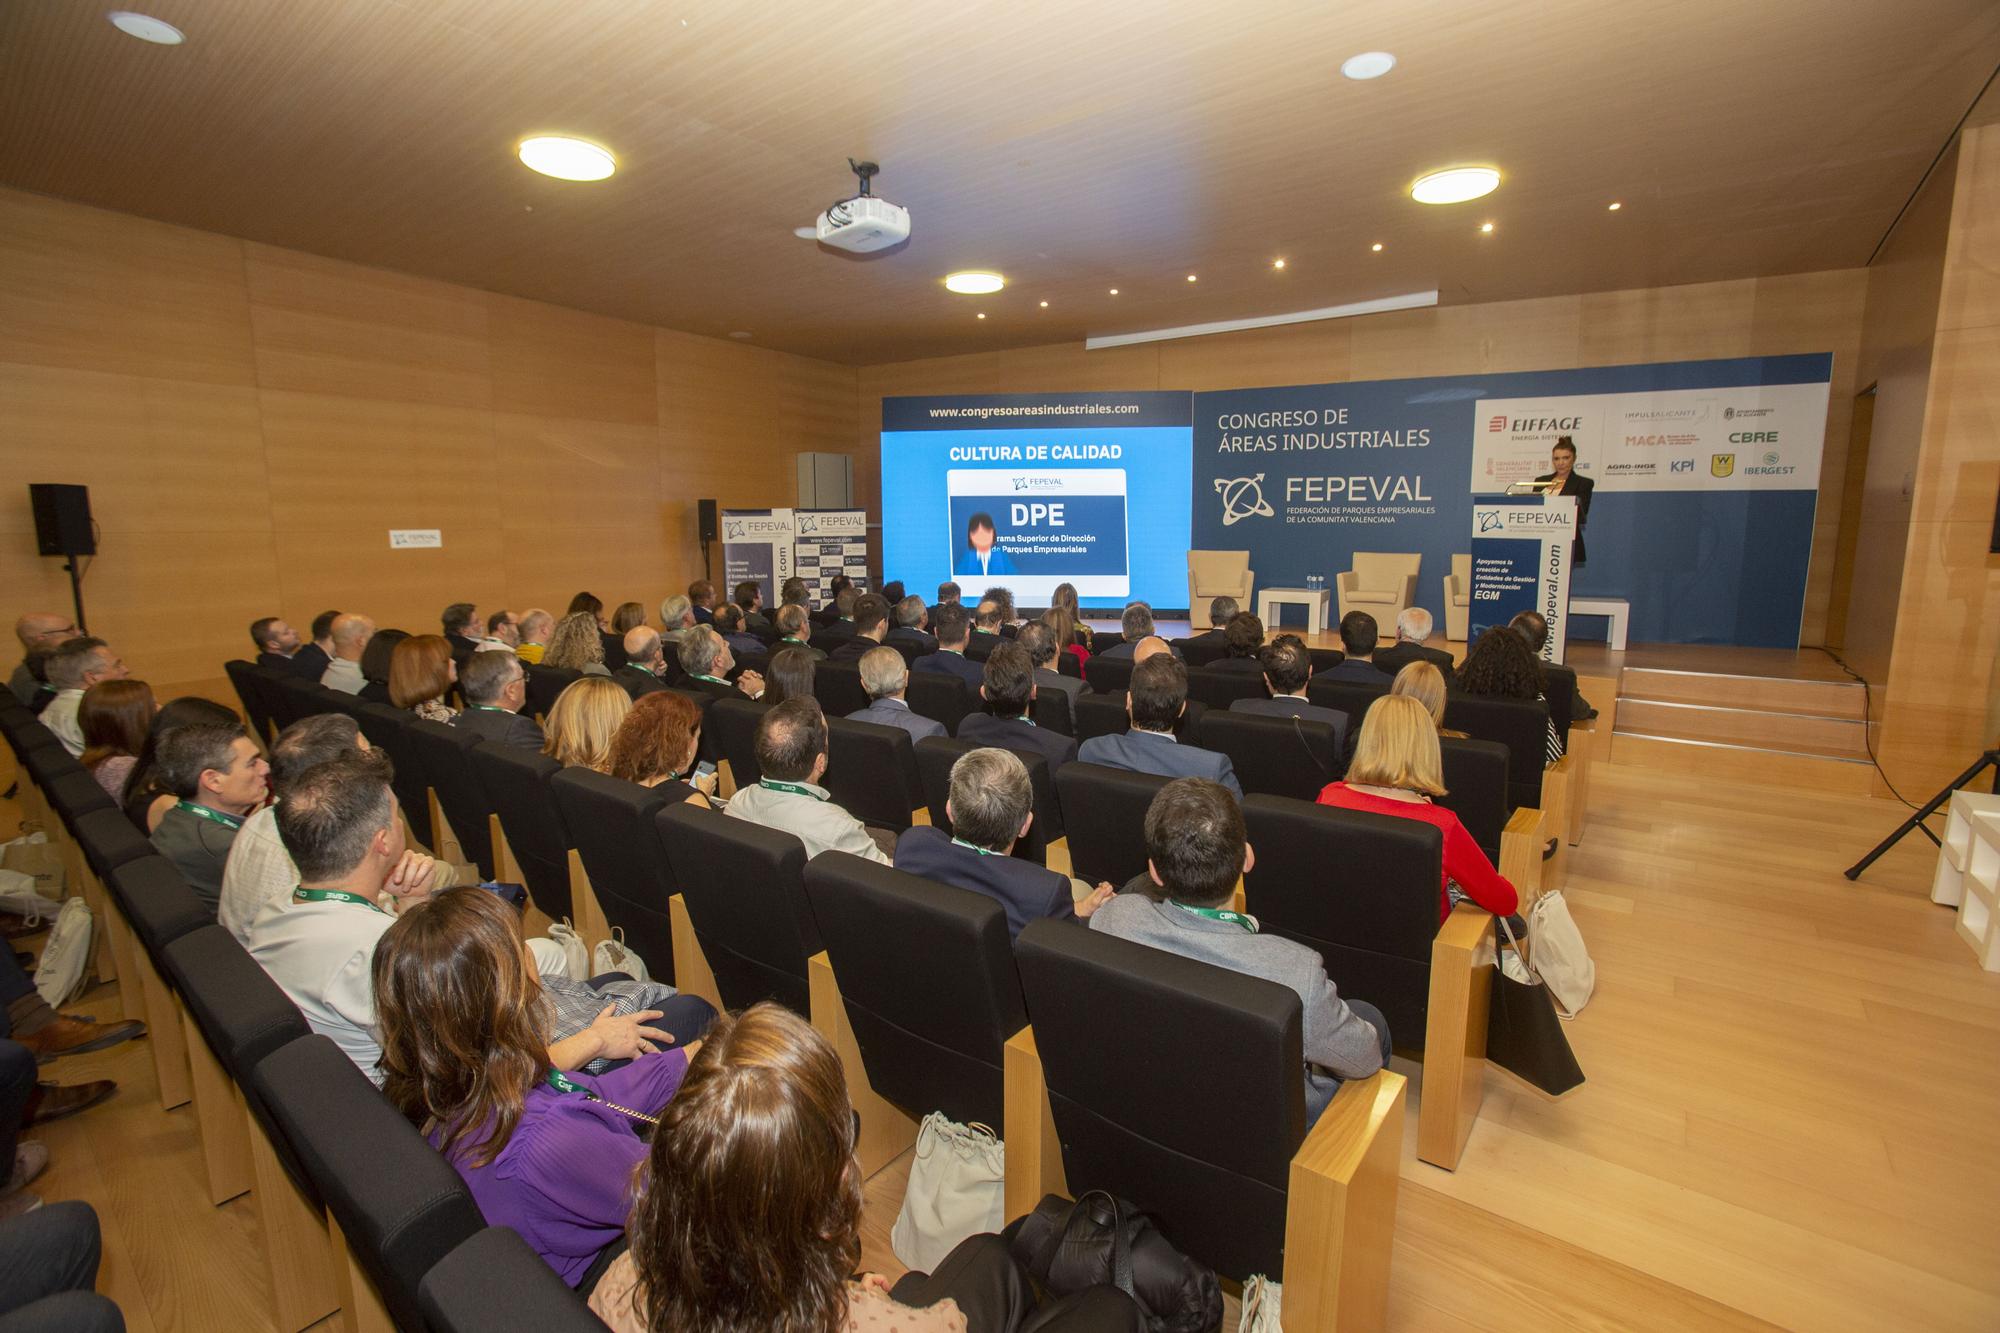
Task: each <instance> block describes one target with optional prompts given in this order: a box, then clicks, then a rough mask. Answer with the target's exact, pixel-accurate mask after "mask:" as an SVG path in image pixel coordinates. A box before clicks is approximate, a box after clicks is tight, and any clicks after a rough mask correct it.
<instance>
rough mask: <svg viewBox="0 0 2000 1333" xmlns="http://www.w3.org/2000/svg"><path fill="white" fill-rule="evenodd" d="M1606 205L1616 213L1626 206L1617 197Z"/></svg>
mask: <svg viewBox="0 0 2000 1333" xmlns="http://www.w3.org/2000/svg"><path fill="white" fill-rule="evenodd" d="M1605 207H1606V208H1608V209H1610V210H1611V211H1612V212H1613V213H1616V212H1617V211H1618V210H1619V209H1621V208H1623V207H1625V205H1623V204H1621V203H1619V202H1618V201H1617V200H1616V199H1613V200H1612V201H1611V202H1610V203H1608V204H1606V205H1605Z"/></svg>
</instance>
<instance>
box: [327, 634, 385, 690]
mask: <svg viewBox="0 0 2000 1333" xmlns="http://www.w3.org/2000/svg"><path fill="white" fill-rule="evenodd" d="M374 637H375V622H374V621H372V620H370V619H369V618H368V617H367V616H358V615H343V616H340V617H339V618H337V619H336V620H335V621H334V622H333V660H332V661H331V662H328V663H327V666H326V674H325V675H323V676H321V677H320V678H319V683H320V684H322V685H324V686H326V687H327V688H328V689H329V690H339V691H340V692H341V693H342V694H359V693H361V691H362V690H364V689H366V688H367V686H368V679H367V677H365V676H363V675H362V674H361V654H362V653H364V652H366V651H367V650H368V641H369V640H370V639H372V638H374Z"/></svg>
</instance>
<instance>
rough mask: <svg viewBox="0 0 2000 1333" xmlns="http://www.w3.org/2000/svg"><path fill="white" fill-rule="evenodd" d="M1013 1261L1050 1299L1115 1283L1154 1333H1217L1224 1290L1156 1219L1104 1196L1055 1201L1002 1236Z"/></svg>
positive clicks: (1055, 1198)
mask: <svg viewBox="0 0 2000 1333" xmlns="http://www.w3.org/2000/svg"><path fill="white" fill-rule="evenodd" d="M1001 1237H1002V1239H1004V1240H1005V1241H1006V1242H1007V1246H1008V1250H1009V1252H1010V1253H1012V1254H1013V1256H1014V1261H1015V1262H1016V1263H1018V1264H1020V1265H1021V1267H1022V1268H1023V1269H1025V1270H1026V1271H1027V1274H1028V1276H1029V1277H1030V1278H1033V1279H1034V1281H1035V1284H1036V1285H1037V1286H1039V1287H1040V1288H1041V1289H1042V1290H1043V1292H1044V1293H1046V1294H1047V1295H1050V1296H1068V1295H1070V1294H1071V1293H1073V1292H1078V1291H1082V1290H1084V1289H1085V1288H1087V1287H1096V1286H1101V1285H1103V1284H1105V1283H1107V1282H1108V1283H1110V1284H1111V1285H1112V1286H1114V1287H1117V1288H1118V1290H1120V1291H1122V1292H1124V1293H1125V1294H1126V1295H1127V1296H1130V1297H1131V1298H1132V1299H1133V1300H1134V1301H1135V1302H1137V1303H1138V1305H1139V1308H1140V1310H1141V1311H1142V1312H1143V1313H1144V1315H1145V1317H1146V1328H1147V1330H1148V1333H1215V1330H1218V1329H1220V1328H1221V1327H1222V1286H1221V1284H1220V1283H1219V1282H1217V1281H1216V1278H1215V1270H1214V1269H1212V1268H1208V1267H1205V1266H1204V1265H1202V1264H1198V1263H1196V1262H1195V1261H1194V1260H1192V1259H1190V1258H1188V1257H1187V1256H1186V1255H1185V1254H1182V1253H1181V1252H1180V1251H1179V1250H1177V1249H1175V1248H1174V1246H1173V1244H1172V1242H1170V1241H1169V1240H1168V1239H1167V1238H1166V1237H1165V1236H1163V1235H1161V1234H1160V1231H1159V1228H1157V1227H1155V1226H1154V1225H1153V1221H1152V1219H1151V1218H1149V1217H1147V1216H1146V1215H1145V1214H1144V1213H1142V1212H1140V1211H1139V1210H1138V1209H1137V1208H1134V1207H1133V1206H1132V1205H1131V1204H1129V1203H1127V1202H1125V1201H1124V1200H1123V1199H1120V1198H1117V1197H1115V1196H1113V1195H1111V1194H1109V1193H1106V1192H1105V1191H1104V1190H1090V1191H1087V1192H1086V1193H1085V1194H1084V1195H1083V1197H1082V1198H1080V1199H1078V1200H1077V1201H1076V1202H1075V1203H1071V1202H1070V1201H1069V1200H1067V1199H1065V1198H1063V1197H1062V1196H1061V1195H1060V1194H1050V1195H1047V1196H1046V1197H1044V1198H1043V1199H1042V1201H1041V1202H1040V1203H1038V1204H1036V1205H1035V1211H1034V1212H1032V1213H1029V1214H1028V1215H1027V1216H1026V1217H1022V1218H1017V1219H1016V1220H1015V1221H1013V1222H1011V1223H1009V1224H1008V1227H1007V1230H1006V1231H1004V1232H1002V1233H1001Z"/></svg>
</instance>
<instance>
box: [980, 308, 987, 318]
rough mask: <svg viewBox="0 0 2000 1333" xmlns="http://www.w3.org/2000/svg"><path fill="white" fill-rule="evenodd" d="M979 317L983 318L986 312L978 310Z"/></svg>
mask: <svg viewBox="0 0 2000 1333" xmlns="http://www.w3.org/2000/svg"><path fill="white" fill-rule="evenodd" d="M979 317H980V318H981V319H985V318H986V312H985V311H984V310H982V311H980V312H979Z"/></svg>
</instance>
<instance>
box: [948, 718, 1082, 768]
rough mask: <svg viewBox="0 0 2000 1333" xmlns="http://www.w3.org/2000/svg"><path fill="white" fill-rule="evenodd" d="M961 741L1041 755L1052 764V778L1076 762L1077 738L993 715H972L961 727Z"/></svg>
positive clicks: (959, 732) (1014, 719)
mask: <svg viewBox="0 0 2000 1333" xmlns="http://www.w3.org/2000/svg"><path fill="white" fill-rule="evenodd" d="M958 738H959V739H960V740H962V741H972V742H974V743H975V744H979V745H997V746H999V747H1000V748H1001V749H1003V750H1017V751H1019V752H1020V753H1022V754H1038V755H1041V756H1042V757H1043V758H1044V759H1046V760H1048V761H1049V776H1051V777H1054V776H1055V771H1056V770H1057V769H1059V768H1061V767H1062V766H1063V765H1064V764H1067V763H1068V762H1069V761H1070V760H1072V759H1074V758H1076V738H1075V737H1073V736H1065V735H1063V734H1062V733H1061V732H1060V731H1043V730H1042V729H1041V728H1040V727H1038V726H1036V725H1035V724H1034V723H1032V722H1024V721H1022V720H1021V719H1020V718H1018V717H995V716H994V715H993V714H991V713H968V714H966V717H965V720H964V721H963V722H961V723H959V724H958Z"/></svg>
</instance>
